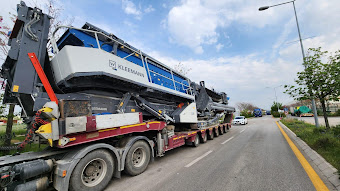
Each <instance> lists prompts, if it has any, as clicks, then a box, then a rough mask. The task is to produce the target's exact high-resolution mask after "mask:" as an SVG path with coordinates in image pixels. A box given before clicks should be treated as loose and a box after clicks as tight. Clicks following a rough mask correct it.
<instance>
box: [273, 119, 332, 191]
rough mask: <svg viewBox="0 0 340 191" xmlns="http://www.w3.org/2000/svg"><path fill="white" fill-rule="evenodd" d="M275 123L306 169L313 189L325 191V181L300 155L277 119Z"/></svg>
mask: <svg viewBox="0 0 340 191" xmlns="http://www.w3.org/2000/svg"><path fill="white" fill-rule="evenodd" d="M275 123H276V125H277V126H278V127H279V129H280V131H281V133H282V135H283V136H284V138H285V139H286V141H287V142H288V144H289V146H290V148H291V149H292V150H293V152H294V154H295V156H296V157H297V158H298V160H299V161H300V163H301V165H302V167H303V168H304V169H305V171H306V173H307V175H308V177H309V179H310V180H311V181H312V183H313V185H314V187H315V189H316V190H317V191H321V190H323V191H326V190H328V188H327V186H326V185H325V183H324V182H323V181H322V180H321V179H320V177H319V175H318V174H317V173H316V172H315V171H314V169H313V167H312V166H311V165H310V164H309V163H308V161H307V160H306V158H305V157H304V156H303V155H302V153H301V152H300V150H299V149H298V148H297V147H296V145H295V144H294V143H293V141H292V140H291V139H290V138H289V137H288V135H287V134H286V132H284V131H283V129H282V127H281V126H280V125H279V123H278V122H277V121H275Z"/></svg>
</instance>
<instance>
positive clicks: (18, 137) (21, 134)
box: [0, 124, 48, 156]
mask: <svg viewBox="0 0 340 191" xmlns="http://www.w3.org/2000/svg"><path fill="white" fill-rule="evenodd" d="M26 130H27V129H26V124H14V125H13V128H12V135H13V133H14V136H13V137H12V140H11V143H12V144H11V145H16V144H15V143H20V142H22V141H23V140H25V134H26ZM5 133H6V125H1V126H0V137H1V139H0V146H2V145H4V140H5V138H4V135H5ZM46 147H48V145H45V144H41V145H40V147H39V144H34V143H31V144H27V145H26V146H25V148H24V149H23V150H20V151H19V153H23V152H29V151H41V150H43V149H45V148H46ZM17 152H18V151H16V150H12V151H10V152H9V153H6V152H4V151H0V156H4V155H8V154H14V153H17Z"/></svg>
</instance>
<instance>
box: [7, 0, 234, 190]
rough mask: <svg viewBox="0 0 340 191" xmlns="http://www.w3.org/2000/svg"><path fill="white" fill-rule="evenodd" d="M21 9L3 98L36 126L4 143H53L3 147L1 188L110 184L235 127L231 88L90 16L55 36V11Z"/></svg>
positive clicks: (22, 5)
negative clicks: (216, 85)
mask: <svg viewBox="0 0 340 191" xmlns="http://www.w3.org/2000/svg"><path fill="white" fill-rule="evenodd" d="M17 11H18V17H17V21H16V23H15V26H14V28H13V31H12V33H11V36H10V40H9V42H8V45H9V46H10V47H11V49H10V51H9V53H8V56H7V58H6V60H5V62H4V64H3V65H2V68H1V75H2V77H3V78H4V79H5V80H6V88H5V94H4V100H3V101H4V103H12V104H13V103H14V104H17V105H19V106H20V107H21V108H22V117H23V118H24V119H25V123H27V125H28V127H27V128H28V131H27V135H26V138H25V140H24V141H23V142H22V143H21V144H20V145H18V146H9V147H0V149H1V150H14V149H17V150H20V149H22V148H23V147H25V145H26V144H27V143H30V142H32V141H33V139H34V140H35V141H37V142H40V141H41V142H45V143H47V144H48V145H49V147H47V148H46V149H45V150H43V151H41V152H28V153H21V154H16V155H11V156H10V155H8V156H3V157H0V190H16V191H22V190H29V191H31V190H32V191H33V190H46V189H48V188H50V187H53V188H54V189H56V190H82V189H84V190H90V191H91V190H92V191H95V190H103V189H104V188H105V187H106V186H107V185H108V183H109V182H110V181H111V179H112V177H116V178H120V174H121V172H122V171H125V172H126V173H127V174H129V175H132V176H135V175H138V174H140V173H142V172H144V171H145V170H146V168H147V166H148V164H149V162H151V161H153V159H154V157H161V156H163V155H164V153H165V152H166V151H168V150H171V149H174V148H176V147H180V146H182V145H185V144H186V145H192V146H195V147H197V146H198V145H199V144H200V143H205V142H206V141H207V140H208V139H213V138H214V137H216V136H219V135H222V134H224V133H226V132H227V131H228V129H229V128H231V120H232V115H233V112H235V108H233V107H230V106H228V98H227V95H226V93H224V92H222V93H218V92H216V91H214V90H210V89H208V88H206V87H205V84H204V82H203V81H201V82H200V83H198V84H197V83H195V82H191V81H190V79H188V78H187V77H185V76H183V75H182V74H180V73H178V72H176V71H174V70H172V69H171V68H170V67H168V66H166V65H164V64H163V63H161V62H159V61H157V60H156V59H154V58H152V57H151V56H148V55H147V54H145V53H144V52H142V51H140V50H138V49H136V48H134V47H133V46H131V45H129V44H127V43H125V42H124V41H123V40H121V39H119V38H118V37H116V36H115V35H113V34H110V33H107V32H106V31H103V30H101V29H99V28H97V27H95V26H94V25H91V24H89V23H86V24H85V25H84V26H83V27H82V28H81V29H77V28H74V27H69V26H60V27H58V28H57V29H56V31H54V32H53V35H52V38H51V39H47V37H48V32H49V27H50V19H51V17H49V16H48V15H46V14H44V13H43V12H42V11H41V10H40V9H38V8H30V7H27V6H26V4H25V3H24V2H21V3H20V4H18V6H17ZM62 27H64V28H66V31H65V32H64V34H63V35H62V36H61V37H60V38H59V40H56V39H55V38H54V35H55V33H56V32H57V30H59V29H60V28H62ZM48 42H50V44H51V45H52V49H53V51H52V52H53V53H50V54H52V55H49V54H48V53H47V51H48V50H47V43H48ZM50 56H51V58H50Z"/></svg>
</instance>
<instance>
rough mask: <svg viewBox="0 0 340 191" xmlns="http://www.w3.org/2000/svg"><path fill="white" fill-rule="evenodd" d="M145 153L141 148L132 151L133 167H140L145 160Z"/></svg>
mask: <svg viewBox="0 0 340 191" xmlns="http://www.w3.org/2000/svg"><path fill="white" fill-rule="evenodd" d="M145 157H146V153H145V151H144V149H142V148H136V149H135V150H134V152H133V153H132V163H133V165H134V166H135V167H140V166H142V165H143V163H144V162H145V160H146V158H145Z"/></svg>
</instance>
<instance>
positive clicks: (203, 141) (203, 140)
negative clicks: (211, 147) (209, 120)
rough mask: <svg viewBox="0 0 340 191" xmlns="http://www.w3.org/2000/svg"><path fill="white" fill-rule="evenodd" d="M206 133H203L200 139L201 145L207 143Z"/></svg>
mask: <svg viewBox="0 0 340 191" xmlns="http://www.w3.org/2000/svg"><path fill="white" fill-rule="evenodd" d="M207 134H208V133H207V132H206V133H204V135H203V136H202V137H201V143H206V142H207V140H208V135H207Z"/></svg>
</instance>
